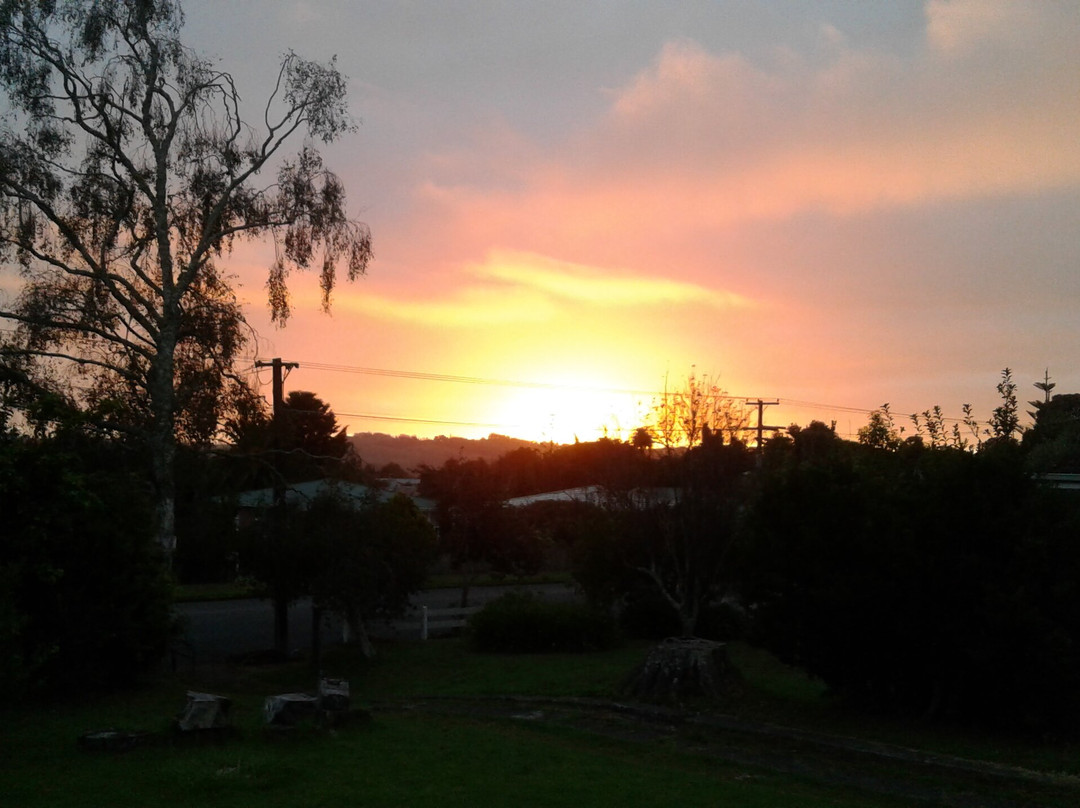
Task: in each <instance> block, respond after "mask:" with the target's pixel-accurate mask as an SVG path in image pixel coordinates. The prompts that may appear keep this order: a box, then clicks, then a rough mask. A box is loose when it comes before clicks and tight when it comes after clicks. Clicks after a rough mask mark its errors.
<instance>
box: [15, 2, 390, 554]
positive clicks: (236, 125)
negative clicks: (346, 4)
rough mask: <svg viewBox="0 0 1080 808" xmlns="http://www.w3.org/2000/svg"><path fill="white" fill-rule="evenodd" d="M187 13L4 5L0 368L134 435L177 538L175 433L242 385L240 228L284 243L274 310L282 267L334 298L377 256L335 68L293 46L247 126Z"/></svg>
mask: <svg viewBox="0 0 1080 808" xmlns="http://www.w3.org/2000/svg"><path fill="white" fill-rule="evenodd" d="M183 21H184V18H183V11H182V9H181V7H180V3H179V2H177V0H109V2H105V1H104V0H0V99H2V100H0V205H2V207H0V262H3V263H2V264H0V270H4V271H7V270H10V271H18V272H19V273H20V274H21V280H20V281H19V291H18V293H17V296H9V297H8V298H7V299H5V298H2V297H0V317H3V318H5V319H7V320H8V321H9V322H11V323H13V324H14V330H13V331H11V332H10V333H9V334H8V335H7V336H6V337H5V340H4V344H3V346H2V353H0V370H2V371H3V372H2V374H0V375H2V376H3V379H4V380H6V381H7V382H8V383H17V384H18V385H19V386H21V387H22V388H23V389H29V390H31V391H32V395H37V396H40V395H42V394H44V393H55V394H59V395H61V396H62V397H63V399H64V400H65V401H66V402H68V403H70V404H71V405H72V406H74V407H77V408H78V409H80V410H81V411H83V412H84V413H86V412H89V413H92V414H93V415H94V416H96V417H98V418H99V419H101V422H102V423H104V424H105V425H106V426H108V427H109V428H112V429H117V430H121V431H125V432H128V433H131V434H134V435H135V436H137V438H138V439H139V440H140V441H141V445H143V446H144V447H145V448H146V450H147V452H146V453H147V457H148V459H149V470H150V478H151V479H152V481H153V485H154V491H155V497H156V502H157V510H156V516H157V537H158V540H159V541H160V543H161V544H162V546H163V547H164V548H165V549H166V551H170V550H171V549H172V547H173V545H174V538H173V536H174V515H173V512H174V500H175V495H174V491H175V471H174V459H175V455H176V447H177V444H178V441H192V442H198V441H200V440H207V439H208V438H209V436H211V435H212V434H213V433H214V431H215V429H216V427H217V424H218V423H219V419H220V417H221V416H222V414H223V411H224V409H225V408H227V407H228V402H229V400H230V396H234V395H236V394H239V395H243V394H244V393H245V391H246V385H244V383H243V381H242V379H240V378H239V377H238V376H236V375H235V374H234V373H233V371H232V366H233V360H234V359H236V358H237V357H238V354H239V352H240V351H241V350H242V348H243V346H244V344H245V342H246V336H247V332H246V330H245V323H244V318H243V314H242V311H241V309H240V306H239V304H238V302H237V300H236V298H235V296H234V294H233V291H232V289H231V287H230V281H229V277H228V275H227V274H226V272H225V270H224V267H223V264H224V262H225V261H226V259H227V256H228V254H229V251H230V250H231V248H232V246H233V244H234V242H236V240H237V239H272V240H273V243H274V245H275V258H274V260H273V262H272V265H271V266H270V267H269V274H268V282H267V288H268V296H269V303H270V307H271V311H272V315H273V319H274V320H275V321H276V322H278V323H284V321H285V320H286V319H287V318H288V315H289V298H288V293H287V287H286V280H287V277H288V275H289V273H290V271H292V270H294V269H304V268H307V267H309V266H310V265H312V264H316V265H317V266H318V270H319V272H320V278H321V287H322V291H323V305H324V307H328V306H329V302H330V297H331V292H332V290H333V288H334V285H335V280H336V278H337V275H338V273H339V272H342V271H343V272H344V273H346V274H347V276H348V278H349V279H350V280H351V279H354V278H355V277H357V276H358V275H361V274H363V273H364V272H365V270H366V268H367V265H368V262H369V260H370V259H371V238H370V233H369V231H368V229H367V227H366V226H364V225H363V224H361V223H359V222H356V221H354V220H351V219H349V218H348V216H347V214H346V205H345V189H344V187H343V186H342V183H341V182H340V181H339V179H338V178H337V177H336V176H335V175H334V174H333V173H332V172H330V171H329V170H328V169H327V168H326V167H325V166H324V164H323V161H322V159H321V156H320V154H319V151H318V149H317V144H319V143H320V142H321V143H322V144H328V143H330V142H332V141H334V140H336V139H337V138H339V137H340V136H342V135H343V134H345V133H347V132H349V131H351V130H353V129H354V128H355V123H354V121H353V119H352V118H351V117H350V115H349V112H348V106H347V103H346V84H347V82H346V79H345V77H343V76H342V75H341V73H340V72H339V71H338V70H337V68H336V65H335V62H334V61H331V62H329V63H328V64H320V63H316V62H312V61H307V60H305V59H302V58H300V57H299V56H297V55H296V54H294V53H288V54H286V55H285V56H284V57H283V59H282V61H281V64H280V69H279V72H278V74H277V81H276V85H275V87H274V90H273V92H272V93H271V94H270V97H269V98H268V100H267V102H266V105H265V107H264V108H263V110H262V115H261V118H260V119H259V120H258V121H257V122H256V123H255V124H254V125H252V124H250V123H248V122H247V121H245V120H244V119H243V118H242V116H241V101H240V94H239V92H238V90H237V87H236V85H235V84H234V82H233V79H232V77H231V76H230V75H229V74H228V73H226V72H224V71H222V70H221V69H219V68H218V67H217V66H215V64H213V63H211V62H210V61H207V60H205V59H203V58H201V57H199V56H198V55H197V54H195V53H194V52H193V51H192V50H191V49H189V48H188V47H187V46H185V45H184V43H183V42H182V41H181V40H180V32H181V29H182V26H183ZM5 100H6V106H5V105H3V101H5ZM294 138H296V139H302V143H301V144H300V147H299V149H298V151H296V152H295V153H294V154H292V155H287V154H286V144H287V143H288V142H289V141H291V140H293V139H294ZM264 170H265V171H266V172H267V173H269V174H271V175H272V176H271V177H270V178H268V177H266V176H264V175H263V172H264ZM275 173H276V176H273V175H274V174H275ZM246 392H248V393H249V392H250V391H246Z"/></svg>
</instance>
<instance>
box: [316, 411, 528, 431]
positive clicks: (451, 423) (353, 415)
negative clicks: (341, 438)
mask: <svg viewBox="0 0 1080 808" xmlns="http://www.w3.org/2000/svg"><path fill="white" fill-rule="evenodd" d="M334 414H335V415H337V416H338V417H345V418H361V419H364V420H367V421H395V422H398V421H399V422H401V423H407V424H436V425H439V426H479V427H485V428H491V429H514V428H516V427H517V426H519V424H486V423H482V422H479V421H440V420H437V419H434V418H404V417H399V416H396V415H374V414H370V413H359V412H338V411H336V410H335V411H334Z"/></svg>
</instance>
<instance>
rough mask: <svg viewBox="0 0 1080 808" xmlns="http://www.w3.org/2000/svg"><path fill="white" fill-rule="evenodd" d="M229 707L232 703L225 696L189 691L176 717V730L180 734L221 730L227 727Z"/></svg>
mask: <svg viewBox="0 0 1080 808" xmlns="http://www.w3.org/2000/svg"><path fill="white" fill-rule="evenodd" d="M230 707H232V701H230V700H229V699H227V698H226V697H225V696H215V695H214V694H213V693H196V692H195V691H192V690H189V691H188V693H187V704H185V705H184V710H183V712H181V713H180V715H178V716H177V717H176V728H177V729H178V730H180V731H181V732H192V731H195V730H220V729H223V728H225V727H228V726H229V708H230Z"/></svg>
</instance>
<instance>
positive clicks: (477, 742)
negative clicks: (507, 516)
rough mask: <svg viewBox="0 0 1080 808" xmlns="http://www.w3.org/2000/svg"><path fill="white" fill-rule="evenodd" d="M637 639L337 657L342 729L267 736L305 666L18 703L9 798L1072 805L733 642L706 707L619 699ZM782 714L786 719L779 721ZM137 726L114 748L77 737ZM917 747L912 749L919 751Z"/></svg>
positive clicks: (1059, 754) (1040, 770)
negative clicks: (226, 710)
mask: <svg viewBox="0 0 1080 808" xmlns="http://www.w3.org/2000/svg"><path fill="white" fill-rule="evenodd" d="M648 645H649V644H648V643H641V642H638V643H630V644H626V645H623V646H621V647H619V648H617V649H613V650H609V651H605V652H593V653H589V654H544V655H536V654H522V655H507V654H490V653H478V652H476V651H474V650H472V649H471V646H470V645H469V644H468V643H467V642H466V641H464V640H460V639H450V640H438V641H431V642H428V643H419V642H414V643H405V644H397V645H383V646H380V647H379V649H378V650H379V653H378V655H377V657H376V658H375V660H368V659H365V658H363V657H362V656H361V655H359V654H357V653H356V652H355V651H354V650H352V649H348V648H337V649H333V650H332V651H331V652H330V653H329V654H328V656H327V658H326V663H327V665H328V668H327V670H328V671H329V672H330V673H332V674H333V675H336V676H342V677H345V678H347V679H348V680H349V681H350V683H351V690H352V699H353V705H354V707H356V708H362V709H363V710H364V711H365V712H366V716H367V719H366V720H357V721H354V722H353V723H350V724H348V725H345V726H342V727H339V728H337V729H333V730H321V729H318V728H317V727H315V726H314V725H307V724H305V725H301V726H299V727H297V728H296V729H295V730H291V731H287V732H271V731H269V730H268V729H266V727H265V725H264V722H263V715H262V703H263V700H264V698H265V697H266V696H267V695H270V694H274V693H284V692H296V691H301V690H308V691H310V690H311V689H312V687H313V679H312V674H311V672H310V670H309V668H308V666H307V664H306V663H305V662H303V661H299V662H296V663H290V664H284V665H272V666H257V667H231V666H222V667H213V668H201V669H198V670H195V671H181V672H180V673H178V674H169V675H164V676H159V677H156V678H154V679H153V680H152V681H148V682H146V683H144V685H143V686H142V687H140V688H138V689H136V690H132V691H129V692H127V693H125V694H123V695H115V696H110V697H101V698H97V699H92V700H81V699H79V700H73V701H67V702H65V703H64V704H62V705H60V706H54V707H51V708H41V707H31V706H27V705H24V706H22V707H14V706H12V705H9V706H8V707H7V708H6V709H5V710H4V722H3V729H2V730H0V739H2V742H3V746H4V749H5V754H4V756H3V758H2V759H0V776H2V777H3V781H4V788H5V800H6V801H8V802H9V803H10V804H12V805H20V806H26V807H27V808H32V807H33V806H50V807H52V806H65V805H72V806H75V805H86V804H88V803H89V802H92V803H94V804H108V805H167V804H169V805H175V804H199V805H204V806H246V805H256V804H257V805H271V806H273V805H282V806H284V805H351V804H371V805H380V806H383V805H386V806H392V805H402V806H405V805H408V806H417V805H421V806H422V805H432V806H436V805H438V806H442V805H447V804H489V805H499V804H508V803H513V804H520V805H524V806H533V805H535V806H551V805H572V804H588V805H599V806H603V805H612V806H615V805H619V806H625V805H657V804H659V805H671V804H678V805H687V806H696V805H702V806H704V805H717V804H723V805H733V806H788V805H790V806H864V807H865V806H905V805H908V806H910V805H917V804H929V805H934V804H937V805H987V806H1020V805H1047V806H1067V805H1074V804H1075V800H1076V798H1077V796H1078V794H1080V789H1078V786H1077V780H1076V775H1077V774H1080V772H1078V766H1080V763H1078V761H1077V759H1076V757H1075V756H1072V755H1069V754H1068V753H1067V752H1063V750H1062V749H1061V748H1060V747H1053V746H1051V745H1042V744H1039V743H1024V742H1020V741H1018V740H1017V739H1015V738H1013V739H1007V738H1004V737H997V736H993V735H986V734H974V735H972V734H966V733H963V732H958V731H954V730H950V729H943V728H938V729H935V730H932V731H931V730H928V728H927V727H926V726H925V725H922V724H918V723H911V722H900V721H882V720H878V721H874V722H872V723H871V724H867V723H866V722H865V721H863V719H861V718H860V717H859V716H858V714H855V713H851V712H850V711H847V710H844V709H843V708H842V707H840V706H839V705H837V704H835V703H833V702H830V701H829V700H827V699H824V698H823V689H822V687H821V685H820V683H817V682H815V681H813V680H810V679H808V678H806V677H805V676H802V675H801V674H798V673H797V672H796V671H794V670H793V669H791V668H789V667H787V666H784V665H781V664H779V663H777V662H776V660H775V659H773V658H772V657H770V656H769V655H766V654H763V653H761V652H759V651H754V650H753V649H751V648H749V647H747V646H745V645H742V644H734V645H732V646H731V648H730V650H729V653H730V657H731V659H732V662H733V665H734V667H735V668H736V669H737V670H738V671H739V676H738V677H737V678H733V679H732V681H731V684H730V687H729V689H728V691H727V692H726V694H725V695H724V696H723V697H722V698H721V699H720V700H719V701H717V702H714V703H712V704H711V705H710V706H708V708H707V709H703V708H704V707H705V706H704V705H700V704H691V705H687V707H688V708H689V709H686V708H680V707H678V706H677V705H673V704H666V703H665V704H659V705H649V704H637V705H632V704H630V703H628V702H626V701H625V700H622V699H619V698H617V694H618V689H619V685H620V683H621V682H622V680H623V678H624V677H625V675H626V673H627V672H628V671H629V670H631V669H632V668H633V666H634V665H635V664H636V663H637V662H638V661H639V660H640V659H641V658H642V657H643V655H644V654H645V652H646V651H647V649H648ZM191 689H194V690H199V691H204V692H205V691H209V692H214V693H217V694H221V695H225V696H228V697H230V698H231V699H232V700H233V709H232V712H231V714H230V715H231V719H232V724H233V728H234V732H233V733H232V734H230V735H229V736H228V737H227V738H224V739H220V740H204V741H198V740H193V739H191V738H179V737H176V736H174V735H173V734H172V733H171V731H170V728H169V726H170V719H171V717H172V716H173V715H175V714H176V713H177V712H178V710H179V709H180V707H182V705H183V703H184V694H185V692H186V691H187V690H191ZM778 719H782V720H783V724H782V725H780V726H778V724H777V722H778ZM106 727H111V728H115V729H121V730H143V731H145V732H147V733H149V734H148V736H146V737H144V740H143V742H142V743H141V744H140V745H138V746H136V748H134V749H133V750H131V751H128V752H124V753H110V752H92V751H85V750H82V749H80V748H79V746H78V744H77V739H78V738H79V736H80V735H81V734H83V733H85V732H87V731H88V730H98V729H103V728H106ZM916 749H917V750H919V751H918V752H915V751H914V750H916Z"/></svg>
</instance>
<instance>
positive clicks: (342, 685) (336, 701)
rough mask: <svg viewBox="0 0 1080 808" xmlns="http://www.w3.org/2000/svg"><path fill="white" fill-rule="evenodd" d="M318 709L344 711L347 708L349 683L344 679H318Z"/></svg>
mask: <svg viewBox="0 0 1080 808" xmlns="http://www.w3.org/2000/svg"><path fill="white" fill-rule="evenodd" d="M319 709H320V710H323V711H324V712H328V713H344V712H347V711H348V709H349V683H348V681H346V680H345V679H330V678H325V677H324V678H322V679H320V680H319Z"/></svg>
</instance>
